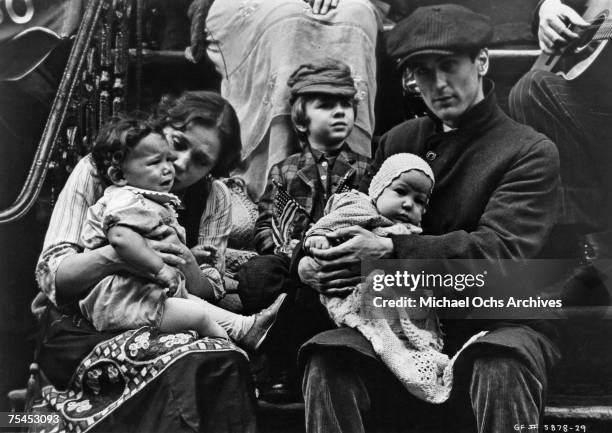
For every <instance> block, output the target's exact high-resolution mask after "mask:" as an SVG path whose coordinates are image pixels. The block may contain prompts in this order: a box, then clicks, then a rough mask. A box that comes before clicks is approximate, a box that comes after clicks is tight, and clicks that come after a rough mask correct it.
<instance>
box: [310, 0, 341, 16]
mask: <svg viewBox="0 0 612 433" xmlns="http://www.w3.org/2000/svg"><path fill="white" fill-rule="evenodd" d="M304 1H306V2H307V3H309V4H310V6H311V7H312V13H313V14H315V15H319V14H320V15H325V14H326V13H327V12H329V11H330V10H332V9H335V8H337V7H338V3H340V0H304Z"/></svg>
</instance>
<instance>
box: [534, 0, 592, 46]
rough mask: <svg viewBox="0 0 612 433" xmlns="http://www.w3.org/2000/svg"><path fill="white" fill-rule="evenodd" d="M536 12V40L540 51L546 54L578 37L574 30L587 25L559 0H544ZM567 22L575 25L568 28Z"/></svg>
mask: <svg viewBox="0 0 612 433" xmlns="http://www.w3.org/2000/svg"><path fill="white" fill-rule="evenodd" d="M538 14H539V18H540V25H539V28H538V41H539V43H540V48H541V49H542V51H544V52H545V53H547V54H552V53H554V52H557V51H558V50H560V49H561V48H563V47H565V46H566V45H567V44H568V43H569V42H571V41H572V40H574V39H576V38H578V33H576V31H574V30H579V29H580V28H582V27H586V26H588V25H589V23H587V22H586V21H585V20H584V19H582V17H581V16H580V15H578V13H577V12H576V11H575V10H574V9H572V8H571V7H569V6H567V5H564V4H563V3H561V0H546V1H545V2H544V3H542V6H540V10H539V12H538ZM569 24H573V25H574V26H575V27H574V28H573V29H572V30H570V28H569V27H568V25H569Z"/></svg>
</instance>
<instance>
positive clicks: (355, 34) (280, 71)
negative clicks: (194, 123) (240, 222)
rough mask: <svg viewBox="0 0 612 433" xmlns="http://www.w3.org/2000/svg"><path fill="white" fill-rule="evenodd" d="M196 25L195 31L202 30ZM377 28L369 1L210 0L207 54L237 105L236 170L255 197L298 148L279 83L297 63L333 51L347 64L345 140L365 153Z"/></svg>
mask: <svg viewBox="0 0 612 433" xmlns="http://www.w3.org/2000/svg"><path fill="white" fill-rule="evenodd" d="M196 3H198V2H196ZM199 3H200V4H201V3H207V4H210V1H205V0H199ZM200 9H201V8H200ZM195 10H197V8H196V7H192V22H193V23H195V24H197V23H198V22H199V21H198V20H200V21H201V19H202V17H201V16H202V15H204V16H205V14H203V13H200V14H199V16H200V18H196V15H198V14H197V13H195V12H194V11H195ZM192 27H193V25H192ZM196 27H197V30H195V32H196V36H197V35H198V34H201V32H203V31H204V30H203V29H202V28H201V26H199V27H198V26H196ZM377 32H378V23H377V16H376V13H375V9H374V6H372V4H371V2H370V1H368V0H310V1H308V2H304V1H303V0H266V1H261V0H258V1H250V2H246V3H245V2H241V1H237V0H218V1H214V2H213V3H212V6H210V11H209V12H208V17H207V18H206V33H207V37H208V43H209V45H208V49H207V53H208V56H209V57H210V59H211V60H212V61H213V63H214V64H215V65H216V67H217V70H218V71H219V72H220V73H221V75H222V78H223V80H222V83H221V94H222V95H223V96H224V97H226V98H227V99H228V100H229V101H230V103H231V104H232V105H233V106H234V107H236V112H237V114H238V118H239V119H240V127H241V131H242V143H243V149H242V156H241V160H242V168H240V169H238V170H237V171H235V172H234V174H236V175H239V176H242V177H243V178H244V179H245V181H246V183H247V185H248V189H249V193H250V195H251V198H252V199H253V200H254V201H255V202H257V201H258V200H259V198H260V196H261V195H262V194H263V191H264V188H265V185H266V174H267V173H268V172H269V170H270V168H271V167H272V166H273V165H274V164H276V163H278V162H280V161H282V160H283V159H285V158H286V157H287V156H289V155H291V154H293V153H295V152H298V151H299V149H300V148H299V143H298V140H297V137H296V136H295V134H294V131H293V128H292V126H291V121H290V104H289V88H288V87H287V86H286V85H285V83H286V82H287V79H288V78H289V75H290V74H291V73H292V72H293V71H294V70H295V69H296V68H297V67H298V66H299V65H301V64H304V63H310V62H312V61H313V60H315V59H318V58H322V57H333V58H335V59H338V60H342V61H344V62H345V63H347V64H348V65H349V66H350V68H351V71H352V75H353V77H354V79H355V82H356V86H357V98H358V99H360V100H361V102H360V103H359V106H358V110H357V116H356V119H355V128H354V129H353V132H352V134H351V136H350V137H348V139H347V143H348V144H349V145H350V146H351V147H352V148H353V149H354V150H355V151H356V152H358V153H360V154H362V155H364V156H370V154H371V150H370V142H371V139H372V132H373V129H374V97H375V95H376V57H375V48H376V38H377ZM193 37H194V30H192V38H193ZM196 54H197V53H196Z"/></svg>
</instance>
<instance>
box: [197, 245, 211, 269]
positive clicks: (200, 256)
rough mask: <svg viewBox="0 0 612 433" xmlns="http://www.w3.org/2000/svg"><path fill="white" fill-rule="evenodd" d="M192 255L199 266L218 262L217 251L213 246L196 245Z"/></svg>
mask: <svg viewBox="0 0 612 433" xmlns="http://www.w3.org/2000/svg"><path fill="white" fill-rule="evenodd" d="M191 253H192V254H193V256H194V257H195V259H196V262H197V263H198V265H204V264H207V265H212V266H214V265H215V263H216V262H217V249H216V248H215V247H213V246H212V245H196V246H195V247H193V248H192V249H191Z"/></svg>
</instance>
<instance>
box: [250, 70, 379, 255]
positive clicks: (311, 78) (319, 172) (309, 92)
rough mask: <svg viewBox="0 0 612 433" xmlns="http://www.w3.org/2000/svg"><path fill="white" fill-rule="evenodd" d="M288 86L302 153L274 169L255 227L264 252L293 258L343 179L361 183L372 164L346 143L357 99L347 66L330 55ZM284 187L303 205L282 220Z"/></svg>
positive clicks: (301, 72)
mask: <svg viewBox="0 0 612 433" xmlns="http://www.w3.org/2000/svg"><path fill="white" fill-rule="evenodd" d="M287 84H288V85H289V87H290V88H291V98H290V103H291V120H292V123H293V126H294V128H295V131H296V133H297V135H298V138H299V139H300V143H301V145H302V151H301V152H300V153H297V154H294V155H291V156H289V157H288V158H286V159H285V160H283V161H281V162H280V163H278V164H276V165H274V166H273V167H272V168H271V169H270V173H269V175H268V184H267V187H266V190H265V192H264V195H263V196H262V198H261V200H260V202H259V212H260V216H259V219H258V221H257V223H256V225H255V244H256V248H257V251H258V252H259V253H260V254H271V253H277V254H285V255H288V256H290V255H291V254H292V252H293V248H294V247H295V245H296V244H297V243H298V242H299V241H300V240H301V239H302V237H303V234H304V233H305V232H306V230H307V229H308V227H309V226H310V224H311V223H312V222H314V221H316V220H318V219H319V218H320V217H321V216H323V209H324V208H325V204H326V202H327V200H328V199H329V197H330V196H331V195H332V194H333V193H334V192H335V191H336V188H337V187H338V185H339V183H340V180H341V179H343V178H346V179H347V181H346V182H345V184H346V183H349V184H352V185H357V184H358V183H359V181H360V180H361V177H362V176H363V175H364V173H365V170H366V168H367V166H368V164H369V162H370V159H369V158H367V157H365V156H362V155H359V154H357V153H355V152H353V151H352V150H351V149H350V147H349V146H348V145H347V144H346V142H345V139H346V138H347V137H348V136H349V135H350V133H351V131H352V129H353V125H354V122H355V114H356V112H357V111H356V110H357V103H358V101H357V100H356V98H355V96H356V93H357V91H356V89H355V82H354V80H353V77H352V76H351V70H350V68H349V66H348V65H346V64H345V63H343V62H341V61H338V60H335V59H329V58H327V59H322V60H321V61H319V62H316V63H310V64H305V65H301V66H300V67H299V68H298V69H297V70H296V71H295V72H294V73H293V74H292V75H291V76H290V77H289V80H288V82H287ZM279 189H282V190H283V193H282V194H283V195H284V192H286V193H287V194H288V196H289V197H291V199H292V200H295V202H296V203H297V204H298V205H299V206H297V211H296V212H295V214H294V216H293V217H292V218H290V220H289V221H288V220H287V219H286V218H285V219H283V218H282V217H283V209H282V208H281V204H279V200H278V194H279ZM285 198H286V196H285ZM281 219H283V221H280V220H281ZM287 226H289V227H290V229H287Z"/></svg>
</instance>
